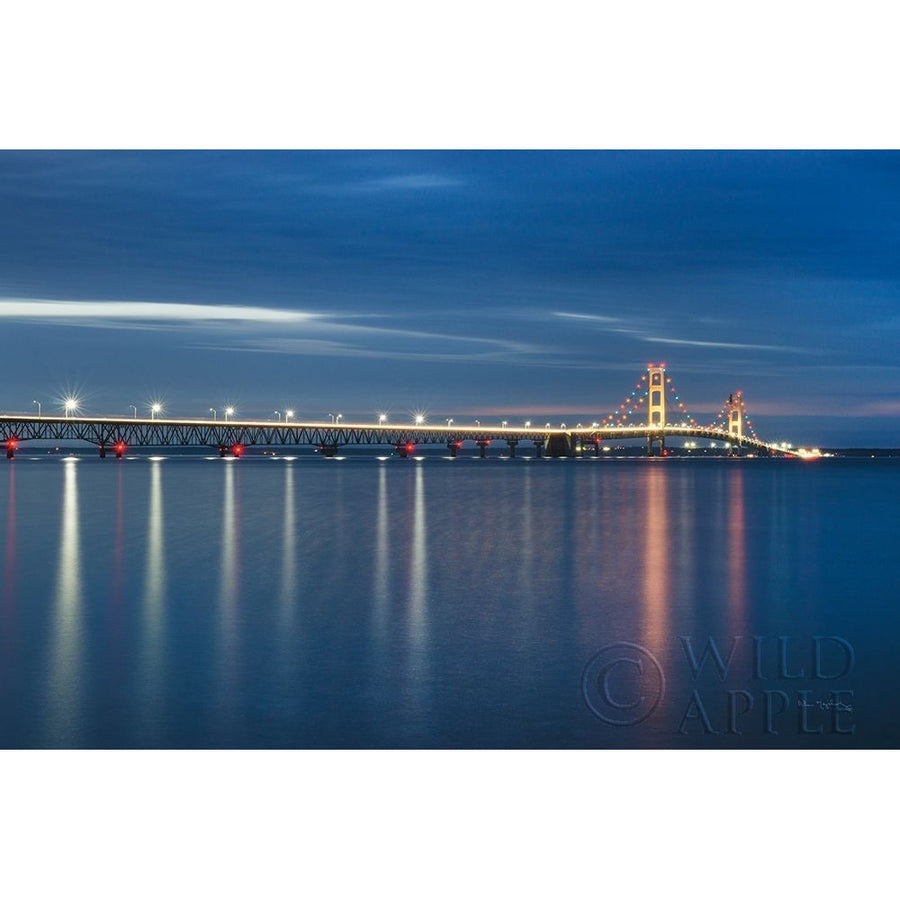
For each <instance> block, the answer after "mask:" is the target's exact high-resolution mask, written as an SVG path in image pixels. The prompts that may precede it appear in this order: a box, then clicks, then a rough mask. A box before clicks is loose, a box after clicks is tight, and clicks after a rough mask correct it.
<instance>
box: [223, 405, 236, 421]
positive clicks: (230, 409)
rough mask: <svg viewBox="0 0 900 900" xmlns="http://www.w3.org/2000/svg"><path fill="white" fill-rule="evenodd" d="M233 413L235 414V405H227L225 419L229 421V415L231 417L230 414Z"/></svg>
mask: <svg viewBox="0 0 900 900" xmlns="http://www.w3.org/2000/svg"><path fill="white" fill-rule="evenodd" d="M233 415H234V407H233V406H226V407H225V421H226V422H227V421H228V417H229V416H233Z"/></svg>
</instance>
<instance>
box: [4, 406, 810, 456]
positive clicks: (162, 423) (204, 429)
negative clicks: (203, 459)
mask: <svg viewBox="0 0 900 900" xmlns="http://www.w3.org/2000/svg"><path fill="white" fill-rule="evenodd" d="M0 437H2V440H3V441H4V442H5V443H6V444H7V447H8V448H9V447H10V446H12V449H15V447H16V446H17V445H18V444H20V443H21V442H23V441H37V440H46V441H54V442H62V441H85V442H87V443H90V444H94V445H95V446H97V447H100V448H101V449H102V448H106V447H110V448H113V447H115V446H116V444H121V445H125V446H127V447H215V448H231V447H235V446H240V447H242V448H243V447H251V446H280V447H287V446H292V447H295V446H312V447H328V448H334V447H342V446H347V445H372V446H378V445H387V446H392V447H399V446H405V445H407V444H411V445H415V446H419V445H445V446H450V445H454V444H455V445H460V444H462V443H464V442H466V441H471V442H474V443H475V444H479V443H482V444H487V443H490V442H492V441H498V442H506V443H507V444H509V445H510V446H511V447H515V446H516V445H517V444H518V443H520V442H529V443H532V444H534V445H536V446H538V447H543V446H545V445H547V446H549V445H550V444H551V442H552V441H554V440H555V441H557V442H559V441H565V442H566V444H567V446H568V447H570V448H571V449H572V450H573V451H574V450H575V448H576V447H578V446H583V445H590V444H592V443H595V442H596V441H608V440H634V439H650V440H653V441H660V440H664V439H665V438H677V437H684V438H700V439H704V440H711V441H717V442H718V441H720V442H722V443H723V444H724V443H730V444H733V445H735V446H739V447H741V448H753V449H756V450H762V451H765V452H769V453H778V454H789V455H796V454H795V453H793V451H790V450H784V449H783V448H781V447H779V446H777V445H774V444H767V443H765V442H764V441H760V440H757V439H755V438H752V437H748V436H746V435H744V436H742V437H741V438H739V439H736V438H735V436H734V435H730V434H729V433H728V432H727V431H725V430H722V429H717V428H698V427H693V426H688V425H665V426H659V425H655V426H651V425H640V426H629V427H622V426H607V427H599V428H593V427H591V428H524V427H522V428H519V427H503V426H496V427H492V426H482V425H474V426H465V425H464V426H457V425H446V426H444V425H399V424H368V423H337V424H335V423H328V422H264V421H236V420H230V421H224V422H223V421H215V420H212V421H211V420H209V419H158V418H155V419H136V418H124V417H122V418H112V417H84V416H67V417H66V416H58V417H57V416H26V415H3V416H0Z"/></svg>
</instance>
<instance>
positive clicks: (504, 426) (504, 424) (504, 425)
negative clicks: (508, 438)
mask: <svg viewBox="0 0 900 900" xmlns="http://www.w3.org/2000/svg"><path fill="white" fill-rule="evenodd" d="M500 425H501V426H502V427H503V428H506V419H504V420H503V421H502V422H501V423H500Z"/></svg>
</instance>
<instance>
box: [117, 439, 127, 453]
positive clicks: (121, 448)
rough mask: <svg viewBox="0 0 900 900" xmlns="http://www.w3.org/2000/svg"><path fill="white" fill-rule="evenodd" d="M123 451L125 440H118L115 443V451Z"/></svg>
mask: <svg viewBox="0 0 900 900" xmlns="http://www.w3.org/2000/svg"><path fill="white" fill-rule="evenodd" d="M124 452H125V441H118V442H117V443H116V453H124Z"/></svg>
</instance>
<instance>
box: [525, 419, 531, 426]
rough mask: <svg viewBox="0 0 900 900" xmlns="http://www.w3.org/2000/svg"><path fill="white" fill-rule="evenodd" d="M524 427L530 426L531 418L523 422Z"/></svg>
mask: <svg viewBox="0 0 900 900" xmlns="http://www.w3.org/2000/svg"><path fill="white" fill-rule="evenodd" d="M525 427H526V428H531V419H529V420H528V421H527V422H526V423H525Z"/></svg>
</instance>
